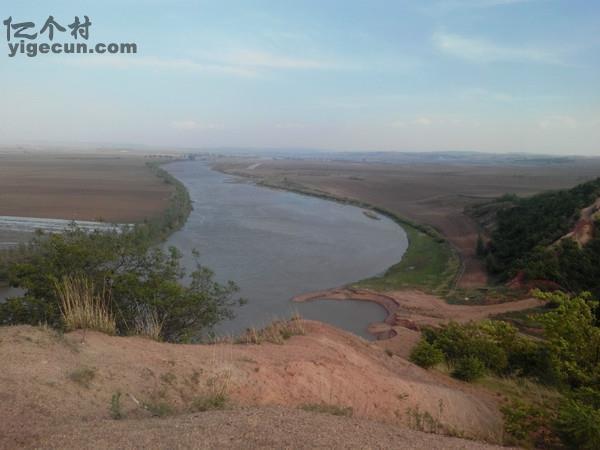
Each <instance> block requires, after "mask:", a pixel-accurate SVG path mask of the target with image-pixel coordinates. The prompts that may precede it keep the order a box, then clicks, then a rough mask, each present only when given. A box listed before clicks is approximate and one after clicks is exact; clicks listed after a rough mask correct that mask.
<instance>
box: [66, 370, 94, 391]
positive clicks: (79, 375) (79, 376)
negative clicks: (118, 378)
mask: <svg viewBox="0 0 600 450" xmlns="http://www.w3.org/2000/svg"><path fill="white" fill-rule="evenodd" d="M95 376H96V369H91V368H89V367H80V368H79V369H75V370H73V371H72V372H70V373H69V380H71V381H73V382H75V383H77V384H79V385H81V386H83V387H85V388H89V387H90V384H91V382H92V380H93V379H94V377H95Z"/></svg>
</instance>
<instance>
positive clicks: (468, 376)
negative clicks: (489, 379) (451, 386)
mask: <svg viewBox="0 0 600 450" xmlns="http://www.w3.org/2000/svg"><path fill="white" fill-rule="evenodd" d="M484 375H485V365H484V364H483V362H481V360H480V359H479V358H477V357H475V356H467V357H465V358H461V359H459V360H458V362H457V364H456V366H455V368H454V370H453V371H452V376H453V377H454V378H458V379H459V380H463V381H475V380H478V379H479V378H481V377H483V376H484Z"/></svg>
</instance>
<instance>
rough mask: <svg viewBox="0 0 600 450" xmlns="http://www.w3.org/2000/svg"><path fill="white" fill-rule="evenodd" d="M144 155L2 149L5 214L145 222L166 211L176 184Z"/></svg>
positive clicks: (0, 197) (0, 205)
mask: <svg viewBox="0 0 600 450" xmlns="http://www.w3.org/2000/svg"><path fill="white" fill-rule="evenodd" d="M147 161H149V159H147V158H144V157H143V156H133V155H131V156H128V155H120V154H117V155H115V154H112V155H111V154H102V155H100V154H85V155H77V154H66V153H61V154H49V153H45V152H39V153H16V152H10V153H8V152H6V153H0V216H18V217H38V218H55V219H68V220H71V219H73V220H98V219H102V220H103V221H105V222H115V223H130V222H139V221H143V220H144V219H151V218H154V217H157V216H160V214H161V213H162V211H163V210H164V209H165V208H166V207H167V205H168V201H169V197H170V195H171V192H172V187H171V186H169V185H167V184H165V183H164V182H163V181H162V180H160V179H159V178H158V177H156V176H155V175H154V174H153V173H152V171H151V170H150V169H149V168H148V167H146V162H147Z"/></svg>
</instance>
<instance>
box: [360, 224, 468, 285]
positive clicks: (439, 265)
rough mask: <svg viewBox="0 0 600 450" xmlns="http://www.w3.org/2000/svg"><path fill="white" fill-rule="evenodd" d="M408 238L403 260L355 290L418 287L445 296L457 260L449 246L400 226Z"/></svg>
mask: <svg viewBox="0 0 600 450" xmlns="http://www.w3.org/2000/svg"><path fill="white" fill-rule="evenodd" d="M402 227H403V228H404V231H406V235H407V237H408V243H409V245H408V249H407V250H406V253H405V254H404V256H403V257H402V260H401V261H400V262H399V263H397V264H394V265H393V266H392V267H390V268H389V269H388V270H387V271H386V272H385V273H384V274H383V275H381V276H378V277H372V278H367V279H365V280H362V281H359V282H358V283H355V284H354V286H355V287H360V288H367V289H373V290H377V291H391V290H396V289H406V288H418V289H422V290H424V291H427V292H432V293H435V294H438V295H446V294H447V293H448V292H449V291H450V289H451V287H452V285H453V281H454V279H455V277H456V274H457V271H458V268H459V261H458V257H457V256H456V255H455V254H454V251H453V250H452V248H451V247H450V245H449V244H448V243H447V242H445V241H442V242H440V241H439V240H438V239H436V238H434V237H432V236H430V235H429V234H427V233H425V232H424V231H421V230H419V229H416V228H414V227H413V226H412V225H408V224H406V223H403V224H402Z"/></svg>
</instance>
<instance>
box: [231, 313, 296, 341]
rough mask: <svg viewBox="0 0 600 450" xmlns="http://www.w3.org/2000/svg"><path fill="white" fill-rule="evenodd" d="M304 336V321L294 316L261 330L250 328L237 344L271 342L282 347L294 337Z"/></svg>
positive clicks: (238, 339) (272, 323)
mask: <svg viewBox="0 0 600 450" xmlns="http://www.w3.org/2000/svg"><path fill="white" fill-rule="evenodd" d="M304 334H306V332H305V330H304V324H303V323H302V319H301V318H300V317H299V316H298V315H294V316H293V317H292V318H291V319H290V320H275V321H273V322H271V323H270V324H269V325H267V326H266V327H264V328H261V329H256V328H248V329H247V330H246V332H245V333H244V334H242V335H241V336H239V337H238V338H237V339H236V340H235V342H236V343H237V344H262V343H264V342H270V343H272V344H280V345H281V344H283V343H284V342H285V341H286V340H288V339H290V338H291V337H292V336H302V335H304Z"/></svg>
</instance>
